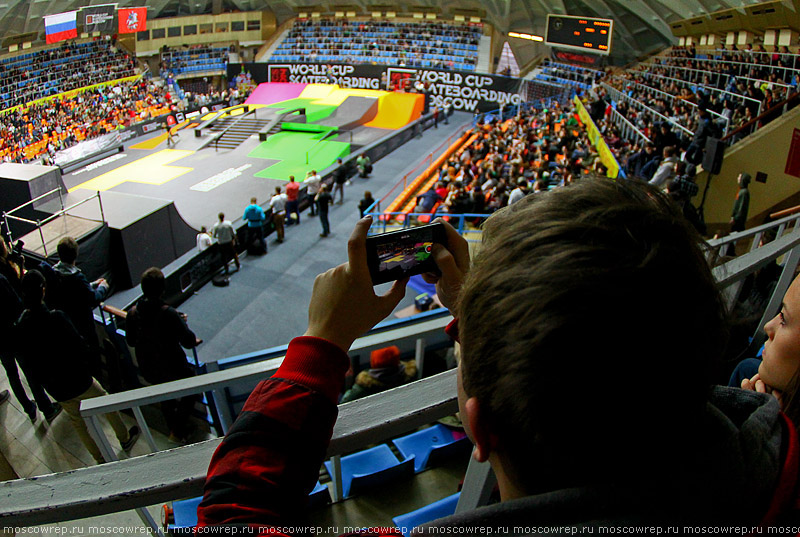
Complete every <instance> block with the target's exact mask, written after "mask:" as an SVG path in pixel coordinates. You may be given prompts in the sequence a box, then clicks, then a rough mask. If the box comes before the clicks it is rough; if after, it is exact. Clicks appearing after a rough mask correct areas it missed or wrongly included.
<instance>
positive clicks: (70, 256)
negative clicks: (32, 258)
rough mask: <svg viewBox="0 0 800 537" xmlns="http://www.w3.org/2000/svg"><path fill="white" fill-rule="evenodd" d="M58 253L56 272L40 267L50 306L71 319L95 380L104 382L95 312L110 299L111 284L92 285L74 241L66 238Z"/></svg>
mask: <svg viewBox="0 0 800 537" xmlns="http://www.w3.org/2000/svg"><path fill="white" fill-rule="evenodd" d="M56 250H57V252H58V259H59V261H58V263H56V264H55V265H54V266H53V267H52V268H51V267H50V265H48V264H47V263H42V264H40V266H39V271H40V272H42V274H43V275H44V276H45V278H46V280H47V283H48V289H49V290H48V293H47V295H48V298H47V305H48V307H49V308H50V309H54V310H60V311H62V312H64V313H65V314H66V315H67V317H68V318H69V320H70V321H71V322H72V325H73V326H74V327H75V329H76V330H77V331H78V333H79V334H80V335H81V337H82V338H83V341H84V343H86V345H87V358H88V361H89V367H90V371H91V373H92V376H94V377H96V378H100V377H101V375H102V362H101V356H100V345H99V343H98V340H97V330H96V328H95V320H94V308H96V307H97V306H98V305H99V304H100V302H101V301H102V300H103V299H104V298H105V297H106V296H107V295H108V289H109V287H108V282H106V280H105V279H103V278H99V279H97V280H95V281H93V282H89V280H87V278H86V276H85V275H84V274H83V272H82V271H81V269H79V268H78V267H77V266H75V263H76V261H77V260H78V252H79V247H78V242H77V241H76V240H75V239H74V238H72V237H64V238H62V239H61V240H60V241H58V245H57V246H56Z"/></svg>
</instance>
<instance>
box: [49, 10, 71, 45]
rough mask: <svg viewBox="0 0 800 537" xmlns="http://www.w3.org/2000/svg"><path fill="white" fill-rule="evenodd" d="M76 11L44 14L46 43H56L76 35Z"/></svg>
mask: <svg viewBox="0 0 800 537" xmlns="http://www.w3.org/2000/svg"><path fill="white" fill-rule="evenodd" d="M77 16H78V12H77V11H66V12H64V13H57V14H55V15H45V16H44V31H45V35H46V41H47V42H48V43H58V42H59V41H64V40H65V39H72V38H75V37H78V23H77Z"/></svg>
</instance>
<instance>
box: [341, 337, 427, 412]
mask: <svg viewBox="0 0 800 537" xmlns="http://www.w3.org/2000/svg"><path fill="white" fill-rule="evenodd" d="M415 378H417V364H416V362H414V360H407V361H400V349H398V348H397V346H396V345H392V346H391V347H384V348H382V349H377V350H374V351H372V353H371V354H370V355H369V369H365V370H364V371H361V372H360V373H359V374H358V375H356V382H355V384H353V387H352V388H350V389H349V390H347V391H346V392H345V394H344V395H343V396H342V400H341V402H342V403H348V402H350V401H355V400H356V399H360V398H361V397H366V396H368V395H372V394H375V393H378V392H382V391H384V390H388V389H389V388H394V387H396V386H400V385H401V384H405V383H407V382H411V381H412V380H414V379H415Z"/></svg>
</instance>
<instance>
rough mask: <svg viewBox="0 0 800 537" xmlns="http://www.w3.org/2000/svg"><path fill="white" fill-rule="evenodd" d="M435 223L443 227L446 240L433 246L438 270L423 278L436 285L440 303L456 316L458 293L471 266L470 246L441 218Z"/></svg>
mask: <svg viewBox="0 0 800 537" xmlns="http://www.w3.org/2000/svg"><path fill="white" fill-rule="evenodd" d="M434 222H438V223H440V224H441V225H442V228H443V229H444V232H445V237H446V239H445V241H443V242H442V244H434V245H433V258H434V261H435V262H436V267H437V269H438V270H437V271H436V272H425V273H423V274H422V278H423V279H424V280H425V281H426V282H427V283H433V284H436V296H437V297H438V298H439V302H440V303H441V304H442V306H444V307H445V308H447V309H448V310H450V313H452V314H453V315H456V305H457V303H458V293H459V292H460V291H461V284H462V283H463V282H464V278H465V276H466V274H467V272H468V271H469V266H470V257H469V245H468V244H467V241H466V240H465V239H464V237H462V236H461V235H459V234H458V231H456V229H455V228H454V227H453V226H451V225H450V224H448V223H447V222H445V221H444V220H442V219H441V218H437V219H436V220H434Z"/></svg>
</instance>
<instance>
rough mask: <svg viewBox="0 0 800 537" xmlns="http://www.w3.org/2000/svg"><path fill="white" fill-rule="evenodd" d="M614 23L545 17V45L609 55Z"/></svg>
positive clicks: (601, 20)
mask: <svg viewBox="0 0 800 537" xmlns="http://www.w3.org/2000/svg"><path fill="white" fill-rule="evenodd" d="M613 29H614V21H613V20H611V19H596V18H592V17H575V16H572V15H554V14H550V15H547V36H546V37H545V43H546V44H547V45H550V46H552V47H561V48H569V49H574V50H582V51H584V52H594V53H597V54H609V53H610V52H611V34H612V32H613Z"/></svg>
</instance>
